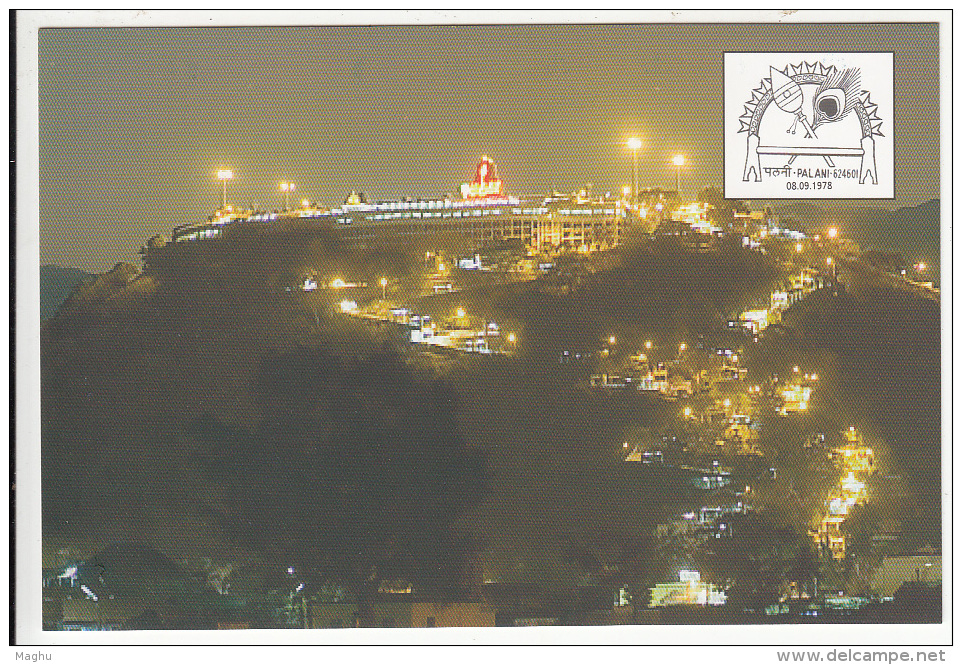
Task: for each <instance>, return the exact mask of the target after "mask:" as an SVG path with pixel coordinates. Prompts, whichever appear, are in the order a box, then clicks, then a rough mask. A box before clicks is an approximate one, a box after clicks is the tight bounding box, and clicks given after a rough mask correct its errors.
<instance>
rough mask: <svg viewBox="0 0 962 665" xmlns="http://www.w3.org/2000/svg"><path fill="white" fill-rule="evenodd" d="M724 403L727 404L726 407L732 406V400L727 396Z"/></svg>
mask: <svg viewBox="0 0 962 665" xmlns="http://www.w3.org/2000/svg"><path fill="white" fill-rule="evenodd" d="M722 404H724V405H725V408H726V409H727V408H728V407H730V406H731V405H732V401H731V400H730V399H728V398H727V397H726V398H725V401H724V402H722Z"/></svg>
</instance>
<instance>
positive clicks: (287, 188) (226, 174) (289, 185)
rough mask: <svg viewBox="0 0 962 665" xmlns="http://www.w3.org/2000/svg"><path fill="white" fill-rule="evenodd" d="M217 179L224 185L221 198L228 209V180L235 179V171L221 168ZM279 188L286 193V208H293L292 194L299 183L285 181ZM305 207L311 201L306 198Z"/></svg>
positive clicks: (224, 207) (222, 205)
mask: <svg viewBox="0 0 962 665" xmlns="http://www.w3.org/2000/svg"><path fill="white" fill-rule="evenodd" d="M217 179H218V180H220V181H221V183H222V185H223V193H222V198H221V208H223V209H225V210H226V209H227V181H228V180H233V179H234V172H233V171H232V170H230V169H220V170H219V171H217ZM278 189H279V190H280V191H281V192H282V193H283V194H284V210H285V211H287V210H290V208H291V194H292V193H293V192H294V191H295V190H296V189H297V185H295V184H294V183H293V182H289V181H286V180H285V181H284V182H282V183H280V184H279V185H278ZM301 203H302V205H304V207H307V205H308V203H309V201H308V200H307V199H304V200H303V201H302V202H301Z"/></svg>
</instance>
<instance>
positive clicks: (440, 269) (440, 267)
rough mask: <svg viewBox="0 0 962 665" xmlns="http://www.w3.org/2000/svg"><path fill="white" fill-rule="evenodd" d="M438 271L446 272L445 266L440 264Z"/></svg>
mask: <svg viewBox="0 0 962 665" xmlns="http://www.w3.org/2000/svg"><path fill="white" fill-rule="evenodd" d="M438 271H439V272H444V264H443V263H439V264H438Z"/></svg>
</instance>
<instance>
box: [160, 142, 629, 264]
mask: <svg viewBox="0 0 962 665" xmlns="http://www.w3.org/2000/svg"><path fill="white" fill-rule="evenodd" d="M626 218H627V206H626V202H625V201H624V200H622V199H621V198H610V197H595V198H592V197H590V196H589V195H588V194H587V193H585V192H584V191H582V192H581V193H580V194H574V195H570V196H562V195H553V196H548V197H541V198H537V199H534V198H528V199H519V198H516V197H514V196H510V195H508V194H506V193H505V192H504V183H503V182H502V181H501V180H500V179H498V175H497V168H496V167H495V164H494V163H493V162H492V161H491V160H489V159H488V158H487V157H486V156H485V157H482V158H481V161H480V163H479V164H478V165H477V168H476V170H475V177H474V180H473V181H472V182H470V183H465V184H463V185H462V186H461V198H460V199H458V200H454V199H453V197H445V198H437V199H412V198H404V199H402V200H397V201H378V202H375V203H371V202H368V201H367V200H366V198H365V197H364V196H362V195H359V194H357V193H352V194H351V195H350V196H348V198H347V199H346V200H345V202H344V203H343V204H342V205H341V206H340V207H337V208H333V209H321V208H318V207H316V206H313V205H311V204H310V203H309V202H307V201H304V202H302V205H301V207H300V208H295V209H291V210H285V211H280V212H278V211H275V212H267V211H255V210H238V209H235V208H232V207H231V206H227V205H226V197H225V206H224V207H223V208H222V209H221V210H219V211H218V212H217V213H216V214H215V215H212V216H211V217H210V218H208V220H207V221H206V222H204V223H201V224H187V225H184V226H179V227H177V228H175V229H174V232H173V240H174V241H175V242H190V241H203V240H212V239H216V238H218V237H220V236H221V235H222V234H224V233H226V232H227V231H228V229H229V228H230V227H232V226H234V225H239V224H245V225H246V224H265V223H273V224H282V223H284V222H289V223H298V224H299V225H304V224H309V225H317V227H318V228H328V229H332V230H334V232H335V233H337V235H338V236H339V237H340V238H341V240H343V241H344V242H345V243H346V244H348V245H354V246H358V245H378V244H395V243H399V242H403V241H411V240H417V239H418V238H419V237H420V238H427V237H436V236H438V235H444V234H449V235H455V236H459V237H462V238H466V239H467V240H469V241H470V242H471V243H472V244H473V245H474V246H476V247H482V246H486V245H492V244H498V243H500V242H503V241H505V240H512V239H518V240H521V241H522V242H524V244H525V245H527V246H528V247H530V248H533V249H535V250H539V251H540V250H549V249H555V248H571V249H575V250H580V251H583V252H587V251H594V250H599V249H607V248H610V247H614V246H615V245H617V244H619V242H620V240H621V234H622V232H623V227H624V224H625V220H626Z"/></svg>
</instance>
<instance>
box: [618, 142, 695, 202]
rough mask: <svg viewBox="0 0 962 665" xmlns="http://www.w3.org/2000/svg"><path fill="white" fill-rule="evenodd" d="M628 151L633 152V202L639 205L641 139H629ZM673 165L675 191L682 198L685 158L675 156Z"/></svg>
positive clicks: (672, 160)
mask: <svg viewBox="0 0 962 665" xmlns="http://www.w3.org/2000/svg"><path fill="white" fill-rule="evenodd" d="M628 149H629V150H631V195H632V200H633V201H634V202H635V203H638V151H639V150H641V139H639V138H637V137H634V136H633V137H631V138H630V139H628ZM671 163H672V164H673V165H674V167H675V191H676V192H678V195H679V196H681V167H682V166H684V165H685V156H684V155H681V154H678V155H675V156H673V157H672V158H671Z"/></svg>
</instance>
